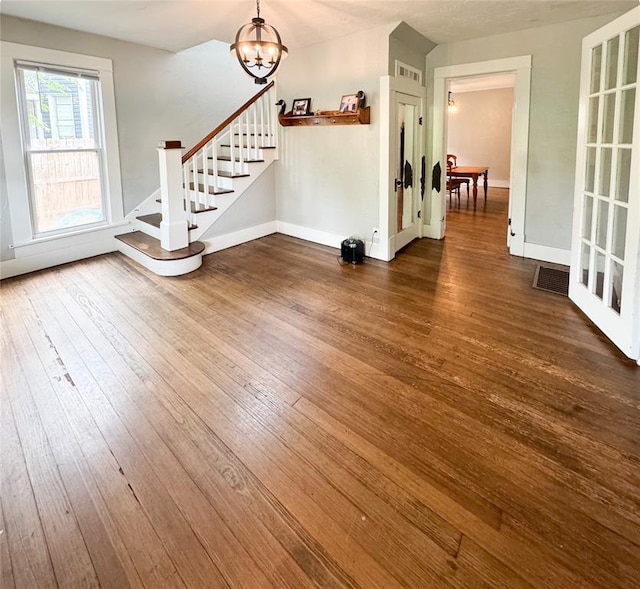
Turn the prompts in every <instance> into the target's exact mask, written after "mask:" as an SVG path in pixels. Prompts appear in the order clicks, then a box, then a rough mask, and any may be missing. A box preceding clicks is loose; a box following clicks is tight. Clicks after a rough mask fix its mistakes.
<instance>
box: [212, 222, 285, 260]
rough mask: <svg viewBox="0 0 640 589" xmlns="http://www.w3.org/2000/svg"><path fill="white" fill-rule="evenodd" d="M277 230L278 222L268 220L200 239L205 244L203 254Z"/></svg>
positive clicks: (258, 237) (264, 235)
mask: <svg viewBox="0 0 640 589" xmlns="http://www.w3.org/2000/svg"><path fill="white" fill-rule="evenodd" d="M277 231H278V222H277V221H269V222H268V223H262V224H261V225H255V226H254V227H247V228H246V229H240V230H238V231H233V232H231V233H225V234H224V235H215V236H214V237H210V238H208V239H200V241H201V242H202V243H204V244H205V246H206V247H205V250H204V254H205V255H206V254H212V253H214V252H219V251H221V250H225V249H227V248H230V247H234V246H236V245H240V244H242V243H247V242H248V241H253V240H254V239H260V238H261V237H266V236H267V235H271V234H272V233H276V232H277Z"/></svg>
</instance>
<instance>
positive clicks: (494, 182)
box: [489, 179, 509, 188]
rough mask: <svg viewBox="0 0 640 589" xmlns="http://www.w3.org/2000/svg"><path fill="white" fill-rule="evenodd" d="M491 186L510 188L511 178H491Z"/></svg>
mask: <svg viewBox="0 0 640 589" xmlns="http://www.w3.org/2000/svg"><path fill="white" fill-rule="evenodd" d="M489 186H490V187H491V188H509V180H493V179H491V180H489Z"/></svg>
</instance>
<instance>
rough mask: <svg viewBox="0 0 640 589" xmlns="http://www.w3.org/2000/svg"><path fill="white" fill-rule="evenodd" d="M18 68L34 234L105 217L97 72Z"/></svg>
mask: <svg viewBox="0 0 640 589" xmlns="http://www.w3.org/2000/svg"><path fill="white" fill-rule="evenodd" d="M16 70H17V75H18V88H19V89H20V98H21V102H22V105H21V109H20V111H21V116H22V121H21V122H22V124H21V128H22V135H23V138H22V139H23V146H24V151H25V156H26V157H25V159H26V164H27V173H28V176H29V177H28V190H29V198H30V208H31V217H32V218H31V221H32V223H33V233H34V235H36V236H38V235H41V234H44V233H49V232H52V231H64V230H67V229H69V228H77V227H79V226H85V225H92V224H95V223H104V222H105V221H106V220H107V218H106V207H105V203H104V192H105V191H104V187H103V181H102V168H103V166H102V162H103V160H104V153H103V149H102V141H101V133H100V126H99V125H98V124H97V123H98V121H100V120H102V112H101V109H100V105H99V101H98V99H97V98H98V90H99V83H100V81H99V77H98V73H97V72H85V71H83V72H81V71H79V70H69V71H67V70H65V71H63V70H60V71H57V70H55V69H52V68H51V67H45V66H40V65H38V64H33V63H29V62H18V63H17V65H16Z"/></svg>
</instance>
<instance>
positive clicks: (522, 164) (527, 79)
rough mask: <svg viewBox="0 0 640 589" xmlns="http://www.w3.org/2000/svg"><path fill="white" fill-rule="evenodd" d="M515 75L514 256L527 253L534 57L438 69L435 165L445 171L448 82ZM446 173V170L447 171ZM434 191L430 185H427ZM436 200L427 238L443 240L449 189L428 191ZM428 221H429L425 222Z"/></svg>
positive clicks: (511, 204)
mask: <svg viewBox="0 0 640 589" xmlns="http://www.w3.org/2000/svg"><path fill="white" fill-rule="evenodd" d="M504 72H514V73H515V90H514V114H513V132H512V138H511V179H510V188H511V194H510V198H509V218H510V219H511V234H512V236H510V238H509V240H508V245H509V251H510V253H511V254H513V255H516V256H523V255H525V254H524V245H525V244H524V226H525V205H526V197H527V165H528V152H529V108H530V101H531V55H520V56H516V57H508V58H504V59H494V60H489V61H482V62H474V63H463V64H458V65H451V66H444V67H439V68H436V69H435V70H434V103H433V146H432V161H431V166H433V165H434V164H435V163H436V162H440V166H441V168H442V170H445V169H446V168H445V163H446V162H445V153H446V146H445V139H446V103H447V91H448V88H447V86H448V80H450V79H453V78H461V77H465V76H478V75H486V74H494V73H504ZM443 174H444V171H443ZM427 188H428V189H430V188H431V186H430V184H428V186H427ZM427 193H428V194H431V197H432V199H433V200H432V206H431V215H430V218H429V222H428V225H427V226H426V227H425V235H426V236H428V237H432V238H435V239H442V238H443V237H444V233H445V225H446V207H445V199H446V190H442V191H441V192H440V193H439V194H438V193H435V192H433V191H430V190H427ZM425 222H426V219H425Z"/></svg>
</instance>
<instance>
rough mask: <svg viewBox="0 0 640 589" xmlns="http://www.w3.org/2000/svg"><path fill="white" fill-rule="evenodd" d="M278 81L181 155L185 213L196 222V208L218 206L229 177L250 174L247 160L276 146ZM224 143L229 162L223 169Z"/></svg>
mask: <svg viewBox="0 0 640 589" xmlns="http://www.w3.org/2000/svg"><path fill="white" fill-rule="evenodd" d="M275 102H276V96H275V84H274V83H273V82H271V83H270V84H269V85H267V86H266V87H265V88H263V89H262V90H261V91H260V92H259V93H258V94H256V95H255V96H254V97H253V98H251V99H250V100H249V101H248V102H246V103H245V104H244V105H243V106H241V107H240V108H239V109H238V110H237V111H236V112H235V113H233V114H232V115H231V116H230V117H229V118H227V119H226V120H225V121H224V122H223V123H222V124H220V125H219V126H218V127H217V128H216V129H214V130H213V131H212V132H211V133H209V134H208V135H207V136H206V137H205V138H204V139H202V141H200V142H199V143H197V144H196V145H195V146H194V147H193V148H191V149H190V150H189V151H188V152H187V153H186V154H184V156H182V164H183V173H182V177H183V185H184V202H185V203H186V207H185V208H186V216H187V219H188V221H189V222H190V223H194V221H195V214H194V213H193V212H192V205H193V209H209V208H214V207H216V193H217V192H219V191H221V190H224V189H228V187H230V186H231V183H230V180H229V179H228V178H229V177H233V176H235V175H243V174H247V172H248V166H247V160H252V159H254V160H257V159H260V150H261V149H262V148H263V147H277V145H276V141H277V129H276V123H277V117H276V115H275V108H276V106H275ZM223 146H228V150H229V159H230V165H229V166H225V167H226V168H227V169H226V170H222V169H221V167H222V166H221V165H220V161H224V160H220V161H219V159H218V158H220V157H222V149H223Z"/></svg>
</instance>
